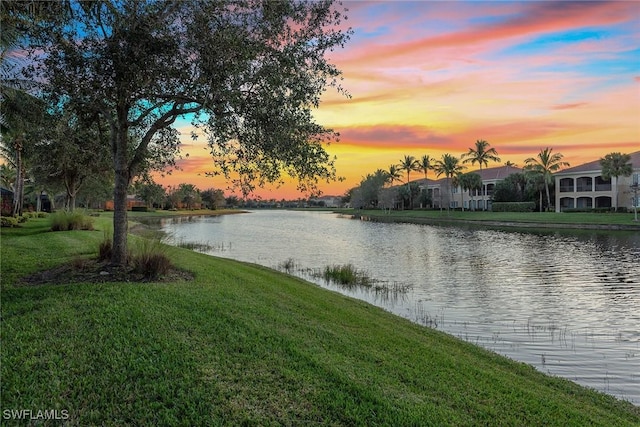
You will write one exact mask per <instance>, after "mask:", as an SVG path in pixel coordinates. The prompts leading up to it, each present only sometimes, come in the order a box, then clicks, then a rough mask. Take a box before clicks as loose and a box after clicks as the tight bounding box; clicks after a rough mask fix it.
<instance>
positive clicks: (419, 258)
mask: <svg viewBox="0 0 640 427" xmlns="http://www.w3.org/2000/svg"><path fill="white" fill-rule="evenodd" d="M162 228H163V230H165V231H166V232H168V233H169V234H170V235H171V236H172V237H173V239H175V241H176V242H179V241H183V242H189V241H192V242H199V243H206V244H207V245H209V247H210V248H211V249H210V250H208V251H207V252H208V253H210V254H212V255H217V256H222V257H229V258H234V259H238V260H241V261H248V262H253V263H258V264H262V265H265V266H268V267H273V268H278V266H279V265H282V264H283V263H289V264H294V265H295V268H293V270H294V271H293V272H292V273H293V274H295V275H298V276H301V277H303V278H305V279H307V280H310V281H312V282H315V283H317V284H318V285H320V286H324V287H327V288H329V289H332V290H335V291H338V292H342V293H345V294H347V295H350V296H353V297H356V298H359V299H362V300H365V301H368V302H370V303H372V304H375V305H378V306H381V307H384V308H385V309H387V310H389V311H391V312H393V313H396V314H398V315H400V316H403V317H405V318H407V319H410V320H412V321H414V322H418V323H420V324H423V325H427V326H431V327H436V328H438V329H441V330H443V331H446V332H449V333H451V334H453V335H456V336H458V337H460V338H463V339H465V340H467V341H470V342H473V343H476V344H479V345H482V346H485V347H487V348H489V349H492V350H494V351H496V352H498V353H501V354H504V355H506V356H509V357H511V358H513V359H516V360H521V361H524V362H526V363H530V364H532V365H533V366H535V367H537V368H538V369H540V370H542V371H544V372H548V373H551V374H555V375H561V376H564V377H567V378H570V379H572V380H575V381H577V382H579V383H581V384H584V385H587V386H590V387H593V388H596V389H599V390H602V391H605V392H607V393H611V394H614V395H616V396H619V397H622V398H625V399H627V400H630V401H632V402H634V403H636V404H640V383H639V378H638V374H637V373H638V372H640V332H639V328H640V327H639V325H640V310H639V309H638V307H640V267H639V260H640V233H622V232H611V231H608V232H590V231H584V230H577V231H569V232H559V231H555V230H545V231H543V232H523V231H500V230H496V229H492V230H488V229H478V228H475V229H474V228H473V227H463V228H460V227H444V226H427V225H413V224H381V223H372V222H364V221H355V220H347V219H344V218H340V217H339V216H337V215H334V214H328V213H309V212H283V211H258V212H253V213H250V214H243V215H230V216H223V217H205V218H198V219H191V220H187V219H184V218H175V219H171V220H170V221H166V222H165V223H164V224H163V225H162ZM344 264H352V265H354V266H355V267H356V268H358V269H360V270H363V271H366V272H367V274H368V275H369V276H370V277H373V278H375V279H377V280H379V281H380V282H381V283H385V284H394V283H395V284H399V285H401V286H407V289H406V292H395V293H394V292H388V291H385V292H383V291H380V290H379V291H378V292H374V291H372V290H371V289H344V288H340V287H339V286H338V285H335V284H332V283H327V282H325V281H324V280H323V279H321V278H318V277H315V276H314V274H313V273H312V272H313V271H317V270H320V269H323V268H324V267H325V266H327V265H344Z"/></svg>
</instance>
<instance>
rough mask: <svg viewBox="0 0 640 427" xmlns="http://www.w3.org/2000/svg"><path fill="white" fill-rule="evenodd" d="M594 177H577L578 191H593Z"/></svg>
mask: <svg viewBox="0 0 640 427" xmlns="http://www.w3.org/2000/svg"><path fill="white" fill-rule="evenodd" d="M592 181H593V180H592V179H591V177H590V176H581V177H580V178H578V179H576V191H578V192H581V191H582V192H584V191H591V190H592V186H591V183H592Z"/></svg>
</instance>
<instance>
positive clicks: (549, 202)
mask: <svg viewBox="0 0 640 427" xmlns="http://www.w3.org/2000/svg"><path fill="white" fill-rule="evenodd" d="M544 190H545V193H546V194H547V206H546V209H545V210H544V211H545V212H547V211H548V210H549V206H551V196H550V195H549V184H545V186H544Z"/></svg>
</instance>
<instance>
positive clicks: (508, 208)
mask: <svg viewBox="0 0 640 427" xmlns="http://www.w3.org/2000/svg"><path fill="white" fill-rule="evenodd" d="M535 209H536V203H535V202H493V203H492V204H491V210H492V211H493V212H533V211H534V210H535Z"/></svg>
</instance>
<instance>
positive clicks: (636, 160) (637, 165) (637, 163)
mask: <svg viewBox="0 0 640 427" xmlns="http://www.w3.org/2000/svg"><path fill="white" fill-rule="evenodd" d="M629 155H630V156H631V166H632V167H633V169H640V151H636V152H634V153H629ZM600 170H602V165H600V159H598V160H594V161H592V162H588V163H583V164H581V165H578V166H574V167H572V168H567V169H563V170H561V171H560V172H558V173H556V175H561V174H564V173H575V172H594V171H600Z"/></svg>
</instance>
